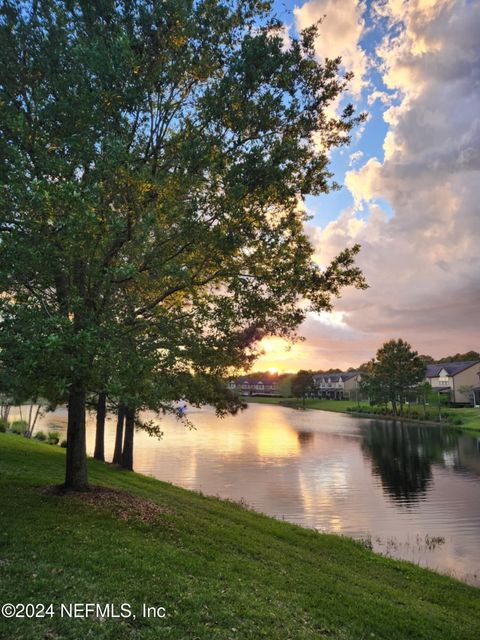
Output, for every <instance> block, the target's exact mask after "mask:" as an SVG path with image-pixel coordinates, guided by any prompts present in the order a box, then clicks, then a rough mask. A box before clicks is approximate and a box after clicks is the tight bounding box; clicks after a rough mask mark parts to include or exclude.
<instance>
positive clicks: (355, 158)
mask: <svg viewBox="0 0 480 640" xmlns="http://www.w3.org/2000/svg"><path fill="white" fill-rule="evenodd" d="M363 155H364V154H363V151H360V150H358V151H354V152H353V153H351V154H350V155H349V157H348V166H349V167H353V166H354V165H356V164H357V162H359V160H361V159H362V158H363Z"/></svg>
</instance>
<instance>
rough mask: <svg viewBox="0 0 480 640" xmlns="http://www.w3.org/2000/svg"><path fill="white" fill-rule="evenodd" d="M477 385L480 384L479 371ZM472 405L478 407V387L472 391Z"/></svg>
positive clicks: (479, 393) (479, 388) (479, 401)
mask: <svg viewBox="0 0 480 640" xmlns="http://www.w3.org/2000/svg"><path fill="white" fill-rule="evenodd" d="M478 378H479V379H478V383H479V384H480V371H479V372H478ZM473 404H474V405H475V406H476V407H480V386H479V387H474V389H473Z"/></svg>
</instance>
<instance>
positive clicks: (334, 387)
mask: <svg viewBox="0 0 480 640" xmlns="http://www.w3.org/2000/svg"><path fill="white" fill-rule="evenodd" d="M360 379H361V373H360V371H347V372H341V373H319V374H316V375H314V376H313V384H314V387H315V392H314V395H315V396H316V397H317V398H329V399H332V400H356V399H357V395H358V392H359V390H360Z"/></svg>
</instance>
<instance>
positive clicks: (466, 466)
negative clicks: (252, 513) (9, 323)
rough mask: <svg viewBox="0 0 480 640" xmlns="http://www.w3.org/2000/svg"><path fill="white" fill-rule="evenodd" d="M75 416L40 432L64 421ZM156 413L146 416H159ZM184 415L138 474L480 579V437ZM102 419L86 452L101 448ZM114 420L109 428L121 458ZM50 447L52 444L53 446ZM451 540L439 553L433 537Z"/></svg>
mask: <svg viewBox="0 0 480 640" xmlns="http://www.w3.org/2000/svg"><path fill="white" fill-rule="evenodd" d="M65 417H66V415H65V412H64V411H63V413H62V412H58V413H57V414H55V415H54V416H52V415H49V416H45V418H44V419H43V423H40V424H39V425H38V428H39V429H42V430H44V431H47V430H48V424H49V423H50V424H52V423H55V424H57V425H60V426H61V425H62V424H65ZM150 417H153V416H146V418H150ZM189 417H190V419H191V420H192V422H193V423H194V424H195V426H196V430H193V431H190V430H188V429H186V428H185V427H184V426H182V425H181V424H179V423H177V422H176V421H175V420H174V419H173V418H171V417H166V418H165V419H163V420H162V422H161V426H162V431H163V432H164V437H163V439H162V440H160V441H158V440H155V439H152V438H150V437H149V436H148V435H147V434H145V433H141V432H140V433H137V434H136V436H135V458H134V466H135V469H136V470H137V471H139V472H140V473H146V474H149V475H153V476H156V477H157V478H160V479H162V480H167V481H169V482H173V483H174V484H178V485H180V486H183V487H185V488H187V489H195V490H201V491H203V492H204V493H207V494H211V495H219V496H222V497H226V498H230V499H233V500H242V499H243V500H245V501H246V502H247V503H248V504H250V505H251V506H252V507H253V508H255V509H257V510H259V511H262V512H264V513H267V514H269V515H273V516H275V517H277V518H284V519H286V520H289V521H291V522H295V523H297V524H301V525H304V526H309V527H315V528H317V529H319V530H323V531H330V532H336V533H340V534H343V535H349V536H352V537H354V538H367V537H370V538H371V541H372V545H373V547H374V548H375V549H376V550H379V551H381V552H383V553H387V554H390V555H394V556H396V557H399V558H405V559H407V560H412V561H414V562H418V563H420V564H425V565H428V566H430V567H432V568H435V569H438V570H441V571H446V572H454V573H455V575H457V576H459V577H462V578H464V579H467V580H469V581H470V582H472V583H476V584H478V583H480V450H479V441H478V439H477V438H474V437H471V436H468V435H461V434H459V433H458V432H456V431H453V430H451V429H445V428H438V427H423V426H419V425H405V424H403V425H402V424H400V423H393V422H382V421H372V420H368V419H357V418H353V417H351V416H345V415H342V414H334V413H327V412H323V411H295V410H292V409H286V408H282V407H276V406H268V405H251V406H250V407H249V408H248V410H247V411H245V412H244V413H242V414H240V415H237V416H231V417H228V418H225V419H217V418H216V417H215V414H214V412H213V411H211V410H209V409H204V410H201V411H194V412H192V413H191V414H190V416H189ZM94 425H95V421H94V416H91V417H90V418H89V422H88V429H87V448H88V451H89V452H90V453H91V452H92V451H93V448H94ZM114 436H115V420H114V419H110V420H109V421H108V422H107V428H106V443H105V452H106V456H107V459H111V455H112V453H113V445H114ZM45 446H47V445H45ZM432 539H442V540H443V539H444V542H442V544H439V545H436V546H435V547H434V548H430V547H429V545H428V544H426V543H425V540H432Z"/></svg>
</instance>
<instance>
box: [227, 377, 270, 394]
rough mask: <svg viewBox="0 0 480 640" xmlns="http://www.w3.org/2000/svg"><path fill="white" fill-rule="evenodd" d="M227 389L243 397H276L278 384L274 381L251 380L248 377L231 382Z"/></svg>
mask: <svg viewBox="0 0 480 640" xmlns="http://www.w3.org/2000/svg"><path fill="white" fill-rule="evenodd" d="M227 387H228V388H229V389H230V390H231V391H239V392H240V395H242V396H276V395H278V383H277V382H275V381H273V380H267V379H265V380H250V379H249V378H246V377H241V378H236V379H235V380H229V381H228V383H227Z"/></svg>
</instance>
